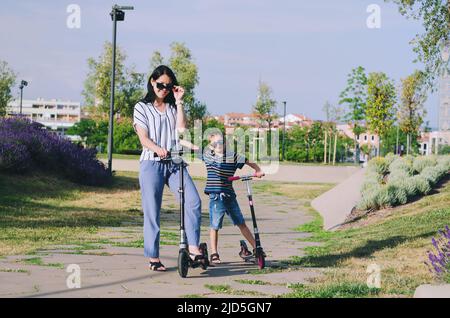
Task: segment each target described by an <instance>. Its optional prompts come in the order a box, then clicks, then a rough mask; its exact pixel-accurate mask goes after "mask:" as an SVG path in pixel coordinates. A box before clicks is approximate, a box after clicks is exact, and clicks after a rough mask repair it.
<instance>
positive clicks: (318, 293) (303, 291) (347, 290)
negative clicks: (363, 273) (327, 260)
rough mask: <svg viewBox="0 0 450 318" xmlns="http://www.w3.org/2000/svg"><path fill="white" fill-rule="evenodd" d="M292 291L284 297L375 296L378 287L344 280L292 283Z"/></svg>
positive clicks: (377, 292)
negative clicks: (331, 282)
mask: <svg viewBox="0 0 450 318" xmlns="http://www.w3.org/2000/svg"><path fill="white" fill-rule="evenodd" d="M289 287H290V288H291V289H292V290H293V291H292V292H290V293H288V294H285V295H283V297H285V298H365V297H374V296H377V295H378V294H379V292H380V290H379V289H376V288H369V287H367V285H365V284H361V283H358V282H354V283H350V282H344V283H339V284H330V285H326V286H306V285H303V284H293V285H291V286H289Z"/></svg>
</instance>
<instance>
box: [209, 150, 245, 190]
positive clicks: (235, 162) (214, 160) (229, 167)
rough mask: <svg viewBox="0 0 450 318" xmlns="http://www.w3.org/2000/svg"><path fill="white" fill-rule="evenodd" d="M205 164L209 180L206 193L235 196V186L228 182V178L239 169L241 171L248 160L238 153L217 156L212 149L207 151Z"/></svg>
mask: <svg viewBox="0 0 450 318" xmlns="http://www.w3.org/2000/svg"><path fill="white" fill-rule="evenodd" d="M202 160H203V161H204V162H205V165H206V170H207V172H208V178H207V180H206V187H205V193H206V194H209V193H221V192H224V193H227V194H235V193H234V189H233V184H232V182H231V181H228V177H232V176H233V175H234V173H235V172H236V170H237V169H241V168H242V167H243V166H244V165H245V163H246V162H247V159H246V158H245V157H243V156H240V155H238V154H236V153H227V154H224V155H223V156H222V155H216V154H215V153H214V152H213V151H211V150H210V149H207V150H206V151H205V152H204V153H203V156H202Z"/></svg>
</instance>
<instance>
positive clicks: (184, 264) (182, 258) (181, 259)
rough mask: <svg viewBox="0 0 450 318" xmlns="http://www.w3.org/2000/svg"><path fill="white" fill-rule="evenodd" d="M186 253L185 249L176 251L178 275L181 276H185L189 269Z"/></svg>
mask: <svg viewBox="0 0 450 318" xmlns="http://www.w3.org/2000/svg"><path fill="white" fill-rule="evenodd" d="M188 257H189V256H188V255H187V253H186V252H185V251H180V252H179V253H178V274H180V276H181V277H182V278H185V277H186V276H187V274H188V270H189V259H188Z"/></svg>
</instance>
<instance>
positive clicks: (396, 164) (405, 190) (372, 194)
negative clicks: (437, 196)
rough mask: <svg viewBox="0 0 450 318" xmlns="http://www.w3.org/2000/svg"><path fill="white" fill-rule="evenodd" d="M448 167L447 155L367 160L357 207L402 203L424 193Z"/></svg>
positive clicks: (434, 184) (370, 208) (377, 206)
mask: <svg viewBox="0 0 450 318" xmlns="http://www.w3.org/2000/svg"><path fill="white" fill-rule="evenodd" d="M449 170H450V156H426V157H413V156H405V157H399V156H394V155H388V156H386V157H385V158H375V159H373V160H371V161H370V162H369V164H368V167H367V173H366V178H365V181H364V183H363V186H362V189H361V196H362V197H361V200H360V202H359V203H358V205H357V208H358V210H362V211H367V210H378V209H381V208H386V207H393V206H396V205H402V204H405V203H407V202H409V201H411V200H412V199H413V198H414V197H417V196H419V195H426V194H428V193H429V192H430V191H431V190H432V189H433V187H434V186H436V184H437V183H438V182H439V181H440V180H442V179H443V178H444V177H445V176H446V175H447V174H448V172H449Z"/></svg>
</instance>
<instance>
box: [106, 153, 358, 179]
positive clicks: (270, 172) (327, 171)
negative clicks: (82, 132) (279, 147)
mask: <svg viewBox="0 0 450 318" xmlns="http://www.w3.org/2000/svg"><path fill="white" fill-rule="evenodd" d="M102 161H103V162H105V163H107V161H106V160H102ZM262 168H263V170H264V171H265V172H266V177H265V178H264V179H265V180H270V181H282V182H317V183H339V182H342V181H344V180H345V179H347V178H348V177H350V176H351V175H353V174H354V173H355V172H356V171H358V170H361V168H359V167H355V166H321V165H317V166H308V165H304V166H303V165H285V164H282V165H275V164H272V165H262ZM113 170H117V171H139V161H138V160H131V159H113ZM250 171H251V169H250V168H249V167H247V166H246V167H245V168H244V169H243V172H242V173H248V172H250ZM189 173H190V174H191V176H194V177H205V176H206V169H205V165H204V164H203V163H202V162H193V163H190V164H189Z"/></svg>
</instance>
